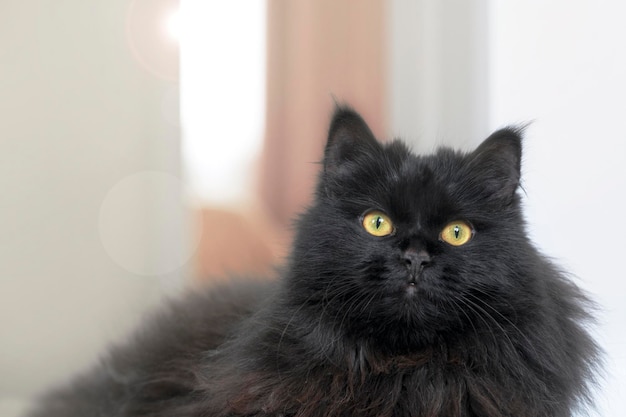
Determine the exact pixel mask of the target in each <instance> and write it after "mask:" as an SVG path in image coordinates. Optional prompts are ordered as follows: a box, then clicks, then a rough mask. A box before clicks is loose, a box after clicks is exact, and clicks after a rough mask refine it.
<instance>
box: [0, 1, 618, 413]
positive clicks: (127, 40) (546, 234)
mask: <svg viewBox="0 0 626 417" xmlns="http://www.w3.org/2000/svg"><path fill="white" fill-rule="evenodd" d="M624 16H626V3H624V2H621V1H618V0H615V1H590V0H588V1H571V0H558V1H557V0H555V1H551V2H545V1H542V0H523V1H522V0H510V1H506V2H504V1H497V0H476V1H461V0H413V1H409V0H390V1H375V0H361V1H356V0H341V1H338V0H293V1H280V0H268V1H261V0H246V1H243V0H229V1H212V0H180V2H179V1H175V0H107V1H106V2H104V1H101V2H86V1H83V0H63V1H60V0H33V1H22V0H3V1H1V2H0V415H2V416H6V417H11V416H15V415H17V414H18V413H19V412H20V410H22V409H23V408H24V407H25V406H26V405H27V404H28V402H29V401H30V399H31V398H32V396H33V395H34V394H35V393H37V392H40V391H41V390H42V389H44V388H45V387H47V386H49V385H50V384H52V383H54V382H59V381H64V380H66V379H67V378H68V377H69V376H71V375H72V374H73V373H75V372H76V371H77V370H80V369H83V368H84V367H85V366H87V365H88V364H90V363H92V362H93V361H94V360H96V358H97V357H98V354H99V352H101V351H102V349H103V348H104V347H105V346H106V345H108V344H110V343H112V342H115V341H118V340H121V339H122V338H123V336H124V335H125V334H127V333H128V332H129V331H130V330H131V329H132V328H134V327H135V326H136V324H137V322H138V321H139V320H140V319H141V318H142V317H144V316H145V314H146V312H147V311H150V310H151V309H152V308H154V307H155V306H156V305H157V304H159V303H160V302H162V300H163V299H164V298H165V297H168V296H172V295H175V294H177V293H179V292H180V291H181V290H183V289H185V288H188V287H193V286H197V285H205V284H207V283H210V282H212V281H216V280H220V279H227V277H228V276H229V275H230V276H232V275H233V274H253V275H254V276H258V277H259V279H271V277H272V275H273V265H277V264H280V263H281V261H282V260H283V259H284V257H285V255H286V253H287V248H288V246H289V242H290V238H291V225H292V223H291V222H292V219H293V218H294V216H295V215H296V213H297V212H299V211H300V210H301V209H302V208H303V207H305V206H306V204H307V203H308V202H309V200H310V196H311V191H312V186H313V183H314V180H315V176H316V173H317V170H318V168H319V165H318V164H317V162H319V161H320V158H321V154H322V150H323V146H324V142H325V139H326V137H325V133H326V129H327V123H328V121H329V117H330V114H331V111H332V109H333V106H334V102H335V101H338V102H341V103H344V102H345V103H349V104H351V105H352V106H353V107H354V108H355V109H356V110H358V111H359V112H361V114H362V115H363V116H364V117H365V119H366V120H367V121H368V122H369V124H370V126H371V127H372V129H373V131H374V133H375V134H376V135H378V136H379V137H381V138H391V137H395V136H401V137H403V138H404V139H406V141H408V142H409V143H411V145H412V146H413V148H414V149H415V150H416V151H424V152H428V151H431V150H433V149H434V148H436V147H437V146H438V145H443V144H445V145H449V146H455V147H459V148H462V149H468V150H469V149H472V148H473V147H474V146H476V145H477V144H478V143H479V142H480V141H481V140H482V139H483V138H485V137H486V136H487V135H488V134H489V133H490V132H491V131H492V130H494V129H496V128H498V127H502V126H504V125H507V124H515V123H525V122H528V121H532V122H533V123H532V125H531V126H530V127H529V128H528V130H527V135H526V136H527V137H526V140H525V155H524V168H523V171H524V190H525V194H524V200H525V205H526V207H527V218H528V222H529V227H530V231H531V233H532V235H533V238H534V239H535V241H536V242H538V244H539V246H540V248H541V249H542V250H543V251H544V252H545V253H547V254H548V255H550V256H551V257H553V258H555V259H556V260H557V261H558V262H559V263H560V264H562V265H563V266H564V267H565V268H566V269H567V270H569V271H571V272H572V274H573V275H574V277H575V279H576V280H577V282H579V284H580V285H582V286H583V287H585V288H586V289H588V290H589V291H590V292H591V293H592V294H593V295H594V297H595V298H596V300H597V301H598V302H599V304H600V305H601V311H600V314H599V318H600V320H599V321H600V323H599V326H598V328H597V334H598V339H599V340H600V343H601V344H602V346H603V347H604V348H605V349H606V350H607V352H608V359H607V369H608V374H607V377H606V381H605V382H604V383H603V387H602V388H601V389H600V390H599V392H598V395H597V397H598V405H599V409H598V411H597V413H596V414H594V415H598V416H600V415H601V416H623V415H625V414H626V407H625V406H624V404H623V398H624V397H625V396H626V388H625V387H626V354H625V352H626V336H625V334H626V332H624V330H625V328H624V326H625V323H626V295H625V293H626V292H625V289H626V284H625V280H626V274H625V273H624V266H623V265H624V263H623V259H624V252H625V249H626V244H625V240H624V230H623V229H624V226H623V225H622V220H621V216H623V215H624V213H625V212H626V207H624V206H625V202H626V197H625V196H624V193H625V191H626V167H625V164H624V151H625V148H626V145H625V143H626V141H625V139H626V130H625V129H624V127H623V120H624V117H626V100H625V99H624V97H626V77H624V74H626V47H625V43H626V26H624V25H623V19H624ZM620 213H621V214H620ZM620 400H621V401H620Z"/></svg>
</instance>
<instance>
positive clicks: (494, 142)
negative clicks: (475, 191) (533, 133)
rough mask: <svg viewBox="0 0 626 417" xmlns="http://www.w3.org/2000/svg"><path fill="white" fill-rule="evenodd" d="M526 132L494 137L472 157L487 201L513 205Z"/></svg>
mask: <svg viewBox="0 0 626 417" xmlns="http://www.w3.org/2000/svg"><path fill="white" fill-rule="evenodd" d="M522 133H523V128H515V127H507V128H504V129H501V130H498V131H497V132H495V133H493V134H492V135H491V136H489V137H488V138H487V139H485V140H484V141H483V143H482V144H481V145H480V146H479V147H478V148H477V149H476V150H475V151H474V152H472V153H471V154H470V167H471V170H472V172H473V173H474V175H475V176H476V178H477V179H478V181H480V183H481V188H482V189H483V190H485V192H486V194H487V195H486V196H485V197H487V198H490V197H491V198H496V199H499V200H503V201H505V202H510V201H511V199H512V198H513V196H514V195H515V192H516V190H517V188H518V186H519V183H520V177H521V164H522V162H521V161H522Z"/></svg>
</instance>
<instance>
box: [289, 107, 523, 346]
mask: <svg viewBox="0 0 626 417" xmlns="http://www.w3.org/2000/svg"><path fill="white" fill-rule="evenodd" d="M520 161H521V135H520V131H519V130H516V129H511V128H509V129H503V130H500V131H497V132H496V133H494V134H493V135H491V136H490V137H489V138H487V139H486V140H485V141H484V142H483V143H482V144H481V145H480V146H478V148H477V149H475V150H474V151H473V152H470V153H461V152H456V151H453V150H450V149H445V148H442V149H439V150H438V151H437V152H435V153H434V154H432V155H427V156H417V155H414V154H412V153H411V152H410V151H409V150H408V148H407V147H406V146H405V145H404V144H403V143H402V142H400V141H398V140H395V141H391V142H388V143H380V142H378V141H377V140H376V138H375V137H374V136H373V134H372V132H371V131H370V129H369V128H368V126H367V124H366V123H365V122H364V121H363V120H362V118H361V117H360V116H359V115H358V114H357V113H355V112H354V111H352V110H350V109H346V108H339V109H337V111H336V112H335V115H334V117H333V120H332V123H331V125H330V129H329V135H328V142H327V145H326V148H325V153H324V160H323V169H322V172H321V174H320V178H319V182H318V188H317V192H316V199H315V201H314V203H313V205H312V206H311V208H310V209H309V210H308V211H307V212H306V213H305V214H304V215H303V217H302V219H301V221H300V225H299V229H298V235H297V237H296V242H295V250H294V253H293V258H292V274H291V277H290V279H289V282H288V287H289V288H290V289H291V292H292V294H293V296H294V298H295V299H296V300H298V303H302V304H305V305H307V306H308V307H307V308H308V309H309V311H312V314H313V315H314V316H316V317H318V319H319V320H320V321H321V322H324V323H326V324H327V325H329V326H333V327H335V328H337V329H339V331H341V332H343V333H345V334H346V335H348V336H350V337H353V338H355V339H361V338H365V339H368V340H369V339H371V340H370V342H372V343H382V344H388V345H389V346H393V347H402V346H405V347H407V348H409V347H414V346H415V345H423V344H426V343H430V342H432V341H434V340H436V339H438V338H441V337H450V336H452V335H454V334H459V332H463V331H466V330H469V329H473V331H476V326H480V325H481V324H485V325H491V326H496V325H497V323H485V318H484V311H486V310H487V312H488V317H492V318H494V317H495V318H496V320H499V319H500V318H501V317H507V316H512V315H515V314H518V313H519V311H520V310H521V309H524V308H528V306H529V304H530V305H532V302H530V303H529V300H532V297H533V296H534V294H533V293H532V286H533V285H534V284H532V283H529V282H527V280H528V278H527V277H526V276H525V274H524V270H525V268H526V267H527V265H525V262H527V258H528V257H529V256H530V255H529V254H530V253H532V247H531V245H530V244H529V242H528V240H527V239H526V236H525V231H524V224H523V220H522V215H521V210H520V201H519V196H518V191H517V190H518V188H519V183H520V165H521V162H520ZM475 316H481V317H482V318H480V319H477V318H476V317H475Z"/></svg>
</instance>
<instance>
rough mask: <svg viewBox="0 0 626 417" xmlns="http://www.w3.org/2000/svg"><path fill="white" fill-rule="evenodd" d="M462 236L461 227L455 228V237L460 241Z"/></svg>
mask: <svg viewBox="0 0 626 417" xmlns="http://www.w3.org/2000/svg"><path fill="white" fill-rule="evenodd" d="M460 234H461V228H460V227H459V226H454V237H455V238H456V239H458V238H459V235H460Z"/></svg>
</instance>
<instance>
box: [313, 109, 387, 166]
mask: <svg viewBox="0 0 626 417" xmlns="http://www.w3.org/2000/svg"><path fill="white" fill-rule="evenodd" d="M380 149H381V147H380V144H379V143H378V141H377V140H376V138H375V137H374V135H373V133H372V131H371V130H370V128H369V127H368V126H367V124H366V123H365V121H364V120H363V119H362V118H361V116H359V114H358V113H356V112H355V111H354V110H352V109H350V108H348V107H337V108H336V110H335V113H334V115H333V119H332V121H331V123H330V128H329V130H328V141H327V142H326V149H325V151H324V173H325V174H327V175H328V174H329V175H334V174H342V173H343V172H346V171H349V170H350V167H351V165H352V164H351V163H352V162H355V161H357V160H359V159H361V158H363V157H364V156H371V155H374V154H378V152H379V151H380Z"/></svg>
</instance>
